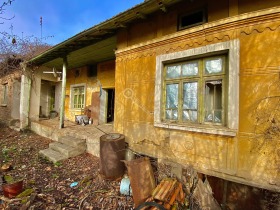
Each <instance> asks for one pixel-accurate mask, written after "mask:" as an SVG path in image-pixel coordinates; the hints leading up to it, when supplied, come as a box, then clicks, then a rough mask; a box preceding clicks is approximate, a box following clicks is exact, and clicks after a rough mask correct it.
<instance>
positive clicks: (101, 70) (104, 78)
mask: <svg viewBox="0 0 280 210" xmlns="http://www.w3.org/2000/svg"><path fill="white" fill-rule="evenodd" d="M97 79H98V80H99V81H100V83H101V85H102V88H114V87H115V61H107V62H103V63H100V64H98V67H97Z"/></svg>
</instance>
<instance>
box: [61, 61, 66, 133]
mask: <svg viewBox="0 0 280 210" xmlns="http://www.w3.org/2000/svg"><path fill="white" fill-rule="evenodd" d="M67 65H68V63H67V56H65V57H64V58H63V68H62V91H61V101H60V121H59V128H60V129H61V128H64V109H65V90H66V70H67Z"/></svg>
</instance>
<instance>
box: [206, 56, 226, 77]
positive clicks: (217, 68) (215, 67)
mask: <svg viewBox="0 0 280 210" xmlns="http://www.w3.org/2000/svg"><path fill="white" fill-rule="evenodd" d="M222 71H223V60H222V58H215V59H209V60H206V62H205V73H206V74H216V73H220V72H222Z"/></svg>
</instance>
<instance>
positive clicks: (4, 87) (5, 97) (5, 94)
mask: <svg viewBox="0 0 280 210" xmlns="http://www.w3.org/2000/svg"><path fill="white" fill-rule="evenodd" d="M7 103H8V83H6V84H4V85H2V101H1V104H2V105H7Z"/></svg>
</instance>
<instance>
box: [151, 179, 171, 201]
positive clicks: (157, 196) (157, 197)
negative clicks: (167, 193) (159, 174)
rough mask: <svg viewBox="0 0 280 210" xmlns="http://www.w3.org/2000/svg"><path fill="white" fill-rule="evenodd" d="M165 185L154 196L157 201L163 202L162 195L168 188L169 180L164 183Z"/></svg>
mask: <svg viewBox="0 0 280 210" xmlns="http://www.w3.org/2000/svg"><path fill="white" fill-rule="evenodd" d="M163 182H164V183H163V184H162V186H161V188H160V190H159V191H158V193H157V194H156V195H155V196H154V199H157V200H161V195H162V193H163V192H164V190H165V188H166V187H168V184H169V182H168V180H164V181H163Z"/></svg>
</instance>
